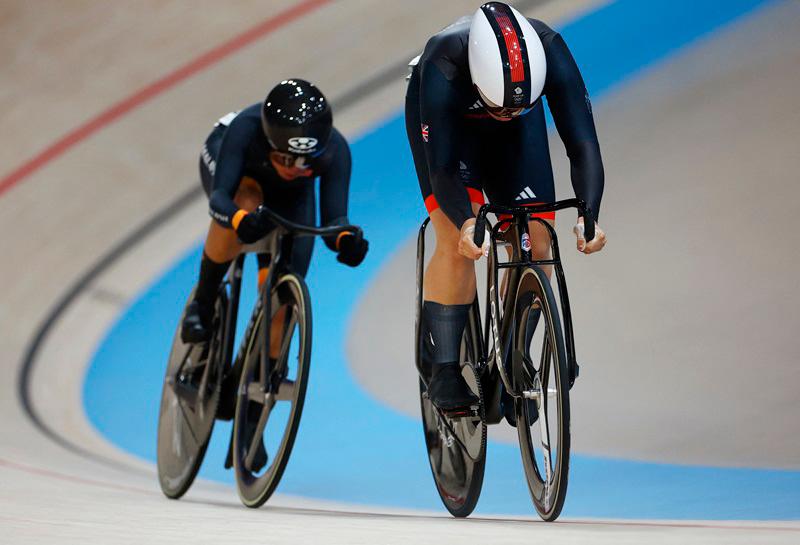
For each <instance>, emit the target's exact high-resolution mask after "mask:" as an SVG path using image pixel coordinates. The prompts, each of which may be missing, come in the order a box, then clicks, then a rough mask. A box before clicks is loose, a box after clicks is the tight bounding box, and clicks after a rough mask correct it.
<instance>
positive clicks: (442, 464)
mask: <svg viewBox="0 0 800 545" xmlns="http://www.w3.org/2000/svg"><path fill="white" fill-rule="evenodd" d="M473 318H474V316H473ZM475 323H476V322H475V321H474V320H472V321H471V324H470V325H468V326H467V327H466V328H465V329H466V330H465V332H464V337H463V339H462V343H461V358H460V360H461V362H460V363H461V372H462V374H463V376H464V378H465V379H466V381H467V384H468V385H469V386H470V388H471V389H472V391H473V392H474V393H475V394H477V395H478V396H479V397H480V399H481V402H480V406H479V409H478V410H477V411H475V412H471V411H465V412H464V413H463V414H462V415H453V414H445V413H444V412H442V411H441V410H439V409H437V408H436V406H435V405H434V404H433V403H432V402H431V400H430V399H429V398H428V394H427V388H426V385H425V382H424V381H423V380H422V379H420V404H421V408H422V427H423V431H424V433H425V446H426V447H427V450H428V460H429V462H430V466H431V473H432V474H433V480H434V481H435V483H436V489H437V491H438V493H439V497H440V498H441V499H442V503H444V506H445V507H446V508H447V510H448V511H449V512H450V513H451V514H452V515H453V516H456V517H466V516H468V515H469V514H470V513H472V511H473V509H475V505H476V504H477V503H478V498H479V497H480V493H481V487H482V486H483V475H484V468H485V463H486V420H485V417H484V403H483V393H482V391H481V386H480V380H479V376H478V373H477V372H476V370H475V368H474V363H475V362H476V361H477V349H476V343H475V342H474V339H475V338H476V337H475V335H476V334H478V333H477V331H476V329H475V327H474V326H475Z"/></svg>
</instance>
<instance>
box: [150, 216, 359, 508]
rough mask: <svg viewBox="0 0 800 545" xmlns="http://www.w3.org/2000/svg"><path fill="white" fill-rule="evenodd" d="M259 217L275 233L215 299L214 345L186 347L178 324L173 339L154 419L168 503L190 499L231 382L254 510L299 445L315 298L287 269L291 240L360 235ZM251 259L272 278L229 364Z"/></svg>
mask: <svg viewBox="0 0 800 545" xmlns="http://www.w3.org/2000/svg"><path fill="white" fill-rule="evenodd" d="M256 213H257V214H259V215H261V217H262V219H265V220H268V221H270V222H272V223H273V224H274V225H275V228H274V229H273V230H272V231H271V232H270V233H269V234H268V235H267V236H266V237H265V238H264V239H262V240H261V241H259V242H258V243H256V244H253V245H249V246H246V247H245V248H244V249H243V251H242V253H241V254H240V255H239V256H238V257H237V258H236V259H235V260H234V262H233V263H232V264H231V268H230V270H229V271H228V273H227V275H226V278H225V281H224V282H223V283H222V286H221V287H220V291H219V296H218V298H217V302H216V308H215V314H214V318H213V326H212V331H213V334H212V336H211V340H210V341H208V342H206V343H200V344H186V343H184V342H183V341H182V340H181V336H180V324H179V325H178V328H177V331H176V333H175V336H174V339H173V343H172V350H171V351H170V355H169V361H168V364H167V370H166V376H165V378H164V384H163V389H162V395H161V410H160V413H159V420H158V478H159V483H160V484H161V490H162V491H163V492H164V494H165V495H166V496H167V497H169V498H174V499H177V498H180V497H181V496H182V495H183V494H185V493H186V491H187V490H188V489H189V487H190V486H191V485H192V482H193V481H194V478H195V476H196V475H197V472H198V470H199V469H200V465H201V464H202V462H203V457H204V455H205V452H206V448H207V447H208V443H209V440H210V438H211V432H212V430H213V427H214V421H215V420H216V419H217V417H218V409H219V407H220V395H221V387H222V383H223V380H225V379H227V380H234V381H235V383H238V389H237V392H236V403H235V409H233V410H232V411H231V412H232V413H233V414H232V415H230V416H225V415H220V417H222V418H228V419H229V418H231V416H232V417H233V421H234V423H233V431H232V436H231V446H230V453H229V460H230V462H231V463H232V465H233V468H234V472H235V474H236V484H237V489H238V492H239V497H240V499H241V500H242V503H244V504H245V505H246V506H248V507H259V506H261V505H263V504H264V502H266V501H267V500H268V499H269V498H270V496H271V495H272V493H273V492H274V491H275V488H276V487H277V486H278V483H279V482H280V479H281V476H282V475H283V472H284V469H285V468H286V464H287V462H288V460H289V456H290V454H291V451H292V446H293V445H294V440H295V436H296V434H297V430H298V427H299V424H300V417H301V414H302V411H303V402H304V400H305V393H306V387H307V385H308V373H309V363H310V359H311V300H310V297H309V293H308V288H307V287H306V283H305V281H304V280H303V277H302V276H299V275H298V274H296V273H294V272H293V271H292V268H291V263H290V256H291V254H292V245H293V242H294V239H295V238H296V237H300V236H327V235H333V236H335V235H338V234H340V233H342V232H345V231H350V232H353V233H360V232H361V229H360V228H358V227H356V226H353V225H342V226H333V227H311V226H306V225H299V224H297V223H294V222H291V221H289V220H287V219H285V218H283V217H281V216H279V215H277V214H275V213H274V212H272V211H271V210H269V209H268V208H265V207H263V206H262V207H260V208H259V209H258V210H257V212H256ZM247 253H260V254H265V255H266V256H267V257H268V261H269V273H268V275H267V278H266V280H265V281H264V283H263V285H262V286H261V288H260V291H259V295H258V298H257V300H256V304H255V306H254V308H253V311H252V314H251V317H250V321H249V322H248V325H247V328H246V330H245V334H244V337H243V339H242V341H241V345H240V347H239V350H238V353H237V354H236V357H235V358H233V348H234V337H235V334H236V321H237V316H238V310H239V296H240V293H241V285H242V271H243V266H244V259H245V255H246V254H247ZM189 300H190V301H191V297H190V299H189ZM267 317H269V319H267ZM276 332H277V334H276ZM276 335H277V336H276ZM271 336H275V337H273V338H271ZM270 347H272V348H273V350H272V351H273V352H274V351H275V349H276V348H277V350H278V354H279V355H278V357H277V358H270V357H269V353H270Z"/></svg>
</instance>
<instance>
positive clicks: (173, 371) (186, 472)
mask: <svg viewBox="0 0 800 545" xmlns="http://www.w3.org/2000/svg"><path fill="white" fill-rule="evenodd" d="M193 297H194V293H192V295H190V296H189V301H191V300H192V299H193ZM187 304H188V301H187ZM227 308H228V299H227V295H226V294H225V292H224V291H222V290H221V291H220V295H219V297H218V299H217V303H216V310H215V315H214V319H213V322H212V323H213V336H212V339H211V341H210V342H208V343H204V344H202V345H188V344H186V343H184V342H183V341H182V340H181V336H180V335H181V323H180V322H179V323H178V327H177V329H176V331H175V335H174V337H173V340H172V348H171V350H170V355H169V359H168V363H167V369H166V371H165V375H164V385H163V387H162V391H161V405H160V410H159V415H158V433H157V447H156V465H157V468H158V482H159V485H160V486H161V490H162V492H163V493H164V495H165V496H167V497H168V498H171V499H178V498H180V497H181V496H183V495H184V494H185V493H186V492H187V491H188V490H189V488H190V487H191V486H192V483H193V482H194V479H195V477H197V472H198V471H199V470H200V466H201V465H202V463H203V458H204V457H205V453H206V449H207V448H208V443H209V441H210V439H211V434H212V432H213V429H214V421H215V420H216V416H217V408H218V407H219V398H220V389H221V384H222V375H223V371H224V370H223V369H222V361H221V359H220V356H221V353H222V350H221V345H222V331H223V326H224V323H225V313H226V312H227ZM204 350H207V351H208V352H207V354H206V357H205V359H203V358H202V352H203V351H204ZM198 353H200V356H201V357H200V358H199V360H198V361H199V362H204V363H200V364H199V365H198V366H194V367H193V369H194V371H195V372H194V373H193V374H194V375H195V376H196V374H197V370H198V369H199V368H200V365H202V366H203V367H204V369H208V370H209V376H208V378H207V380H206V385H205V391H206V392H207V395H208V396H209V397H207V398H206V399H205V402H204V403H202V404H201V405H200V406H192V403H190V402H188V401H187V398H186V397H185V396H183V397H182V396H181V395H178V388H182V390H181V391H182V392H186V393H187V394H188V395H191V394H192V392H191V388H192V384H191V382H190V380H191V378H189V377H186V376H185V375H181V376H180V377H178V376H177V372H178V371H179V370H180V366H181V364H182V363H184V362H185V361H189V359H190V358H191V356H192V354H194V355H195V356H197V355H198ZM209 363H210V364H211V365H210V366H209ZM200 386H202V379H201V384H200ZM199 389H200V388H198V390H199ZM198 409H199V410H198ZM187 410H188V411H189V413H191V414H189V413H187ZM177 416H180V417H181V418H180V419H178V420H177V423H178V424H179V425H177V426H176V425H175V423H176V418H175V417H177ZM193 417H194V420H195V424H196V425H195V426H192V425H191V422H190V420H192V419H193ZM187 432H188V433H187ZM187 454H188V456H187Z"/></svg>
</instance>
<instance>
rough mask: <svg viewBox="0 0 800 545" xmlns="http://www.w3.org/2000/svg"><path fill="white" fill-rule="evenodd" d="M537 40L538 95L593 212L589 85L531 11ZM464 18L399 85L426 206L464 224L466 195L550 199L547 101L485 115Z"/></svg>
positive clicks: (597, 173)
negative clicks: (404, 85)
mask: <svg viewBox="0 0 800 545" xmlns="http://www.w3.org/2000/svg"><path fill="white" fill-rule="evenodd" d="M529 21H530V23H531V25H532V26H533V28H534V29H535V30H536V32H537V34H538V35H539V37H540V39H541V41H542V44H543V46H544V51H545V56H546V59H547V77H546V80H545V85H544V90H543V92H542V94H543V96H544V97H545V98H546V100H547V105H548V107H549V108H550V111H551V113H552V114H553V119H554V121H555V124H556V129H557V130H558V133H559V135H560V136H561V139H562V140H563V142H564V145H565V147H566V149H567V155H568V156H569V159H570V164H571V178H572V186H573V189H574V190H575V195H576V196H577V197H578V198H579V199H582V200H584V201H585V202H586V203H587V204H588V206H589V208H590V210H591V211H592V212H593V214H594V216H595V219H596V218H597V216H598V213H599V211H600V200H601V198H602V195H603V183H604V174H603V161H602V158H601V156H600V146H599V144H598V141H597V132H596V130H595V126H594V119H593V117H592V108H591V103H590V101H589V94H588V92H587V91H586V86H585V85H584V83H583V78H582V77H581V73H580V70H579V69H578V66H577V65H576V64H575V60H574V59H573V58H572V54H571V53H570V51H569V49H568V48H567V45H566V43H564V40H563V39H562V38H561V36H560V35H559V34H558V33H557V32H555V31H553V30H552V29H551V28H549V27H548V26H547V25H545V24H544V23H542V22H541V21H537V20H535V19H529ZM470 23H471V18H470V17H465V18H462V19H460V20H459V21H457V22H456V23H454V24H453V25H451V26H449V27H447V28H445V29H444V30H443V31H441V32H440V33H438V34H436V35H435V36H433V37H432V38H431V39H430V40H428V43H427V44H426V46H425V51H424V52H423V54H422V56H421V58H420V60H419V63H418V64H417V66H415V67H414V69H413V70H412V73H411V78H410V81H409V84H408V91H407V94H406V131H407V133H408V140H409V143H410V145H411V151H412V154H413V156H414V164H415V167H416V170H417V176H418V178H419V184H420V189H421V191H422V196H423V199H425V205H426V208H427V209H428V212H429V213H430V212H432V211H433V210H435V209H436V208H439V207H440V208H441V209H442V211H443V212H444V213H445V214H446V215H447V217H448V218H449V219H450V220H451V221H452V222H453V223H454V224H455V225H456V227H461V225H462V224H463V223H464V221H465V220H467V219H469V218H472V217H474V214H473V212H472V206H471V204H470V202H471V201H472V202H478V203H481V202H482V200H483V197H482V194H481V191H484V192H485V193H486V195H487V196H488V197H489V200H490V201H492V202H495V203H498V204H502V205H510V206H515V205H517V206H519V205H525V204H532V203H541V202H552V201H554V200H555V189H554V184H553V168H552V165H551V163H550V151H549V146H548V142H547V127H546V125H545V116H544V107H543V105H542V101H541V100H539V101H538V103H537V104H536V105H535V107H534V108H533V110H532V111H530V112H529V113H528V114H526V115H524V116H522V117H519V118H516V119H513V120H511V121H497V120H495V119H492V118H491V117H490V116H489V114H488V113H486V112H485V110H484V109H483V108H482V106H481V105H480V102H479V98H478V94H477V92H476V91H475V89H474V87H473V85H472V80H471V77H470V71H469V63H468V60H467V43H468V36H469V27H470Z"/></svg>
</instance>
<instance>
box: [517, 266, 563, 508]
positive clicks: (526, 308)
mask: <svg viewBox="0 0 800 545" xmlns="http://www.w3.org/2000/svg"><path fill="white" fill-rule="evenodd" d="M537 300H538V301H539V303H538V307H539V310H540V312H541V315H540V316H539V321H538V324H539V326H538V327H542V325H544V333H542V336H541V338H542V350H541V352H540V359H539V373H538V377H537V374H536V367H535V365H534V364H533V362H532V361H531V359H530V357H529V353H530V352H529V348H530V347H529V346H528V344H529V343H530V339H528V338H527V335H526V329H527V318H528V314H529V313H530V311H531V310H532V309H534V308H535V305H537V303H536V301H537ZM514 320H515V323H514V332H515V340H514V354H513V355H512V368H513V377H514V382H515V388H516V389H517V390H518V391H520V390H523V389H528V391H530V392H536V391H537V390H538V392H539V394H538V395H539V396H540V397H539V399H538V400H537V401H536V406H537V413H538V414H537V417H538V418H536V420H534V418H533V416H532V415H531V414H530V411H529V407H530V404H529V403H530V402H526V401H524V400H522V399H520V398H516V399H515V403H514V406H515V412H516V420H517V435H518V439H519V446H520V453H521V456H522V464H523V467H524V470H525V476H526V479H527V482H528V490H529V491H530V495H531V500H532V501H533V504H534V506H535V507H536V511H537V512H538V513H539V516H540V517H541V518H542V519H543V520H545V521H553V520H556V519H557V518H558V516H559V515H560V514H561V510H562V509H563V506H564V501H565V499H566V493H567V483H568V480H569V454H570V405H569V365H568V360H567V351H566V345H565V343H564V335H563V332H562V328H561V321H560V319H559V314H558V306H557V304H556V299H555V297H554V295H553V290H552V287H551V285H550V281H549V279H548V278H547V276H546V275H545V273H544V272H543V271H542V270H541V269H540V268H539V267H537V266H533V267H529V268H526V269H525V270H524V271H523V272H522V274H521V275H520V280H519V284H518V289H517V300H516V302H515V312H514ZM553 348H555V349H553ZM543 370H544V372H542V371H543ZM551 373H552V374H551ZM542 377H544V378H542ZM537 378H538V383H537ZM551 401H552V402H553V405H552V407H553V408H554V409H555V413H556V423H555V431H556V433H557V435H556V436H555V437H556V439H557V443H556V446H555V448H553V444H552V439H553V434H552V433H551V431H550V430H551V429H552V428H551V422H550V420H549V416H550V414H551V413H552V412H553V411H552V409H551V405H550V402H551ZM543 407H544V408H545V409H544V410H543V409H542V408H543ZM534 426H535V427H536V428H538V430H539V434H538V435H539V444H540V445H541V453H540V461H537V454H536V447H535V446H534V445H535V441H534V437H532V429H531V428H532V427H534ZM543 438H544V439H543ZM553 450H555V456H553ZM553 460H555V464H553ZM540 466H542V467H541V468H540Z"/></svg>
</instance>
